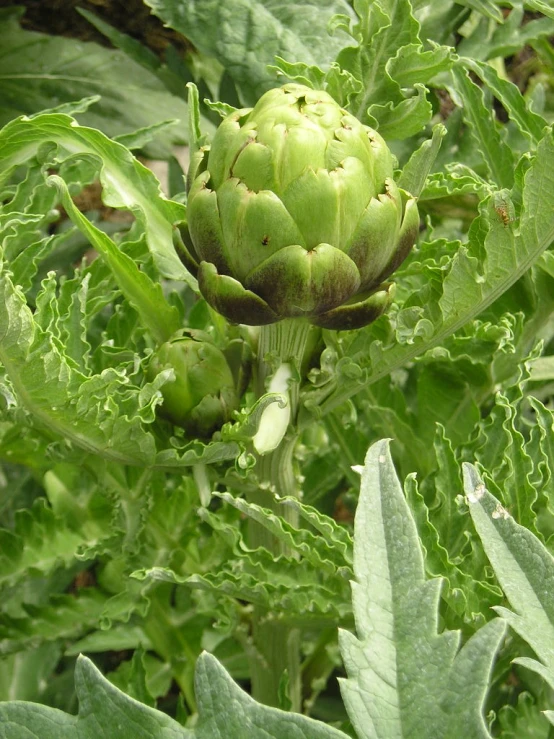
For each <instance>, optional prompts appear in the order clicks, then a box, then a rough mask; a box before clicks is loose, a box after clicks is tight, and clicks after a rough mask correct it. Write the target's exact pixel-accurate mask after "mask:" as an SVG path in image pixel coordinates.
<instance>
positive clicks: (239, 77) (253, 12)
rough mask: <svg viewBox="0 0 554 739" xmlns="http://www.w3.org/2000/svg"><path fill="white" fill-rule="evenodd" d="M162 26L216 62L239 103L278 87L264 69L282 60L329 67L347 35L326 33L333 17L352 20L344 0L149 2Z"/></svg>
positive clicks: (251, 102)
mask: <svg viewBox="0 0 554 739" xmlns="http://www.w3.org/2000/svg"><path fill="white" fill-rule="evenodd" d="M146 4H147V5H149V6H150V7H151V8H152V10H153V12H154V13H155V14H156V15H157V16H159V17H160V18H161V19H162V20H163V21H164V23H165V24H166V25H168V26H170V27H171V28H174V29H175V30H176V31H179V32H180V33H182V34H183V35H184V36H186V38H188V39H190V41H192V43H193V44H194V45H195V46H196V48H197V49H198V50H199V51H201V52H203V53H204V54H207V55H208V56H213V57H215V58H216V59H217V60H218V61H219V62H221V64H222V65H224V67H225V69H226V71H227V73H228V74H229V75H230V76H231V78H232V79H233V81H234V82H235V83H236V84H237V85H238V86H239V88H240V90H241V92H242V95H243V102H244V103H245V104H248V105H250V104H251V105H254V103H255V102H256V100H257V98H258V97H259V96H260V95H262V94H263V93H264V92H265V91H266V90H268V89H270V88H271V87H276V86H277V84H278V81H277V77H276V75H275V73H274V72H270V71H268V69H267V65H269V64H274V63H275V57H276V56H281V57H284V58H285V59H287V60H288V61H290V62H296V61H300V60H301V61H303V62H307V63H309V64H316V65H317V66H320V67H325V66H328V65H329V64H330V63H331V62H332V61H334V58H335V56H336V54H337V53H338V52H339V51H340V49H341V48H342V46H343V44H344V42H345V38H346V37H345V34H344V33H343V32H340V31H339V32H337V33H335V34H333V35H332V36H331V35H329V33H328V32H327V27H328V23H329V21H330V20H331V18H332V17H333V15H335V14H338V13H340V14H342V15H345V16H348V17H352V10H351V8H350V6H349V4H348V3H347V2H345V1H344V0H303V2H298V3H282V2H280V0H227V2H224V3H222V2H219V0H208V1H207V2H206V0H204V2H186V0H147V2H146Z"/></svg>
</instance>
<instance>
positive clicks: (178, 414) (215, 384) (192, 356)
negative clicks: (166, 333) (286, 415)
mask: <svg viewBox="0 0 554 739" xmlns="http://www.w3.org/2000/svg"><path fill="white" fill-rule="evenodd" d="M169 368H171V369H173V371H174V374H175V380H174V381H173V382H168V383H166V384H165V385H163V386H162V388H161V393H162V396H163V404H162V407H161V413H162V415H164V416H165V417H166V418H168V419H169V420H170V421H172V422H173V423H174V424H175V425H177V426H182V427H183V428H184V429H185V430H186V431H187V433H189V434H190V435H191V436H201V437H207V436H210V435H211V434H212V433H213V432H214V431H215V430H217V429H218V428H220V427H221V426H222V425H223V424H224V423H225V422H226V421H228V420H229V419H230V417H231V414H232V412H233V411H234V410H235V409H236V408H237V407H238V404H239V399H238V395H237V392H236V390H235V382H234V378H233V374H232V372H231V369H230V367H229V365H228V363H227V360H226V358H225V355H224V354H223V352H222V351H221V350H220V349H218V348H217V347H216V346H214V345H213V344H212V343H211V342H210V341H208V340H206V339H204V337H202V336H201V335H200V332H195V331H189V332H187V334H186V335H183V336H180V337H178V338H176V339H172V340H171V341H168V342H166V343H165V344H162V345H161V346H160V347H159V349H158V350H157V352H156V353H155V354H154V355H153V356H152V359H151V360H150V363H149V365H148V371H147V374H148V377H149V379H153V378H154V377H156V375H158V374H159V373H160V372H161V371H162V370H164V369H169Z"/></svg>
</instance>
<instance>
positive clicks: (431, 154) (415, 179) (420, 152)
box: [398, 123, 446, 197]
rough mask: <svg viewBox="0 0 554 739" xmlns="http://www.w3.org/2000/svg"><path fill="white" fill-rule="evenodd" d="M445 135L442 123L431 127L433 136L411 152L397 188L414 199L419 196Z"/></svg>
mask: <svg viewBox="0 0 554 739" xmlns="http://www.w3.org/2000/svg"><path fill="white" fill-rule="evenodd" d="M445 134H446V128H445V127H444V126H443V125H442V123H437V125H436V126H433V136H432V137H431V138H430V139H427V141H424V142H423V143H422V144H421V146H420V147H419V149H416V150H415V151H414V152H413V154H412V155H411V157H410V158H409V159H408V161H407V163H406V165H405V166H404V168H403V170H402V174H401V175H400V179H399V180H398V186H399V187H401V188H402V189H404V190H406V191H407V192H409V193H411V194H412V195H415V196H416V197H418V196H419V195H420V194H421V191H422V190H423V188H424V186H425V182H426V180H427V176H428V174H429V172H430V171H431V167H432V166H433V162H434V161H435V159H436V157H437V154H438V153H439V149H440V146H441V142H442V139H443V137H444V135H445Z"/></svg>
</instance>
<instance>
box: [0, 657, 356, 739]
mask: <svg viewBox="0 0 554 739" xmlns="http://www.w3.org/2000/svg"><path fill="white" fill-rule="evenodd" d="M195 683H196V693H197V699H198V712H199V719H198V722H197V724H196V727H195V728H194V729H185V728H184V727H182V726H181V725H180V724H178V723H177V722H176V721H174V720H173V719H171V718H169V716H166V715H165V714H164V713H161V712H160V711H156V710H155V709H154V708H149V707H148V706H145V705H143V704H141V703H139V702H138V701H136V700H134V699H133V698H129V697H128V696H126V695H125V694H124V693H122V692H121V691H120V690H118V689H117V688H116V687H115V686H114V685H112V684H111V683H110V682H108V681H107V680H106V679H105V678H104V677H102V675H101V674H100V672H99V671H98V670H97V669H96V667H95V666H94V665H93V663H92V662H91V661H90V660H89V659H87V658H86V657H80V658H79V660H78V662H77V667H76V669H75V688H76V692H77V696H78V698H79V715H78V716H70V715H69V714H67V713H63V711H58V710H56V709H54V708H49V707H48V706H40V705H37V704H34V703H27V702H24V701H12V702H9V703H0V738H1V739H32V738H34V739H75V737H78V739H99V737H109V738H110V739H216V737H221V739H223V738H224V739H245V737H251V738H252V739H257V737H260V739H261V737H263V738H264V739H284V737H286V738H287V739H346V734H343V733H342V732H341V731H337V730H336V729H333V728H331V727H330V726H326V725H325V724H322V723H320V722H319V721H314V720H313V719H310V718H306V717H305V716H300V715H298V714H294V713H286V712H285V711H280V710H278V709H276V708H268V707H267V706H262V705H260V704H259V703H256V701H255V700H253V699H252V698H250V696H249V695H248V694H247V693H245V692H244V691H243V690H241V689H240V688H239V687H238V685H236V684H235V683H234V682H233V680H232V679H231V677H230V676H229V675H228V673H227V672H226V671H225V670H224V668H223V667H222V666H221V665H220V664H219V662H218V661H217V660H216V659H215V657H212V656H211V655H209V654H207V653H204V654H203V655H201V656H200V658H199V660H198V663H197V667H196V680H195Z"/></svg>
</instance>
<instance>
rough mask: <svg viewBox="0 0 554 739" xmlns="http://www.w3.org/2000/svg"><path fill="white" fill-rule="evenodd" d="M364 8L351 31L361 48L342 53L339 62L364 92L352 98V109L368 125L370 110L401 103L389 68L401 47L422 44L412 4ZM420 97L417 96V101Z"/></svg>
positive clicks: (403, 1) (387, 3) (403, 0)
mask: <svg viewBox="0 0 554 739" xmlns="http://www.w3.org/2000/svg"><path fill="white" fill-rule="evenodd" d="M364 5H366V3H364V4H361V3H360V7H359V9H358V11H357V12H358V14H359V16H360V18H359V23H358V24H357V25H356V26H354V29H353V31H351V34H352V36H353V37H354V38H355V39H356V41H357V42H358V47H357V48H352V47H346V48H345V49H343V50H342V51H341V53H340V54H339V55H338V57H337V62H338V63H339V65H340V67H342V69H344V70H346V71H348V72H350V73H352V74H354V76H355V77H356V78H357V79H358V80H359V81H360V82H361V89H360V91H359V92H357V94H354V95H352V97H351V99H350V106H349V107H350V110H351V111H352V112H353V113H354V115H355V116H356V117H357V118H358V119H359V120H361V121H362V122H364V123H365V122H367V120H368V119H367V115H368V110H369V109H370V107H371V106H373V105H376V106H378V105H381V104H382V101H383V100H389V101H390V102H391V103H392V105H394V104H397V103H401V102H402V97H403V96H402V94H401V90H400V85H399V84H398V83H397V82H396V81H394V80H392V79H391V77H390V75H389V73H388V71H387V64H388V62H389V60H391V59H392V58H393V57H395V56H396V55H397V53H398V54H399V55H400V51H399V50H400V49H401V48H402V47H405V46H408V45H411V44H414V45H420V43H421V42H420V39H419V36H418V33H419V23H418V22H417V20H416V19H415V18H414V16H413V14H412V6H411V3H410V1H409V0H399V1H398V2H391V1H390V0H385V1H384V2H381V3H377V2H374V3H367V8H364V7H363V6H364ZM364 16H366V17H364ZM420 97H421V94H418V96H417V97H416V100H417V99H419V98H420ZM405 107H406V106H403V108H402V110H403V109H405ZM372 115H374V114H373V113H372ZM375 117H377V116H375Z"/></svg>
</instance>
